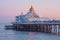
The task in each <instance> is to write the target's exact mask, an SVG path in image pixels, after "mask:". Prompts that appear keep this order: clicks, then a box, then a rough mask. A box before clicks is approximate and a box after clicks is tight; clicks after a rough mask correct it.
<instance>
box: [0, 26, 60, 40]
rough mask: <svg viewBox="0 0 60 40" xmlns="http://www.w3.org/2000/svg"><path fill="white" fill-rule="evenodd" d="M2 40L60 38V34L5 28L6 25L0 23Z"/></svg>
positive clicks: (50, 39)
mask: <svg viewBox="0 0 60 40" xmlns="http://www.w3.org/2000/svg"><path fill="white" fill-rule="evenodd" d="M0 40H60V36H59V35H53V34H50V33H41V32H25V31H16V30H5V27H4V25H0Z"/></svg>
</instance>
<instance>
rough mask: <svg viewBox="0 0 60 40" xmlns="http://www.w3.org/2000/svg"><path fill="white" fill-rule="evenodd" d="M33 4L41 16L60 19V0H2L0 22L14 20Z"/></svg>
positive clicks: (0, 3)
mask: <svg viewBox="0 0 60 40" xmlns="http://www.w3.org/2000/svg"><path fill="white" fill-rule="evenodd" d="M31 5H33V7H34V9H35V12H36V13H37V14H38V15H39V16H40V17H49V18H57V19H60V0H0V23H10V22H12V21H14V19H15V16H16V15H20V14H21V12H23V14H26V13H27V12H28V11H29V8H30V7H31Z"/></svg>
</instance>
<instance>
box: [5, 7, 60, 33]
mask: <svg viewBox="0 0 60 40" xmlns="http://www.w3.org/2000/svg"><path fill="white" fill-rule="evenodd" d="M6 28H12V29H17V30H21V31H35V32H48V33H56V34H60V20H53V19H49V18H45V17H39V16H38V15H37V14H36V13H35V10H34V8H33V6H31V8H30V9H29V12H27V14H25V15H23V13H21V15H19V16H16V21H15V22H12V26H6Z"/></svg>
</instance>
